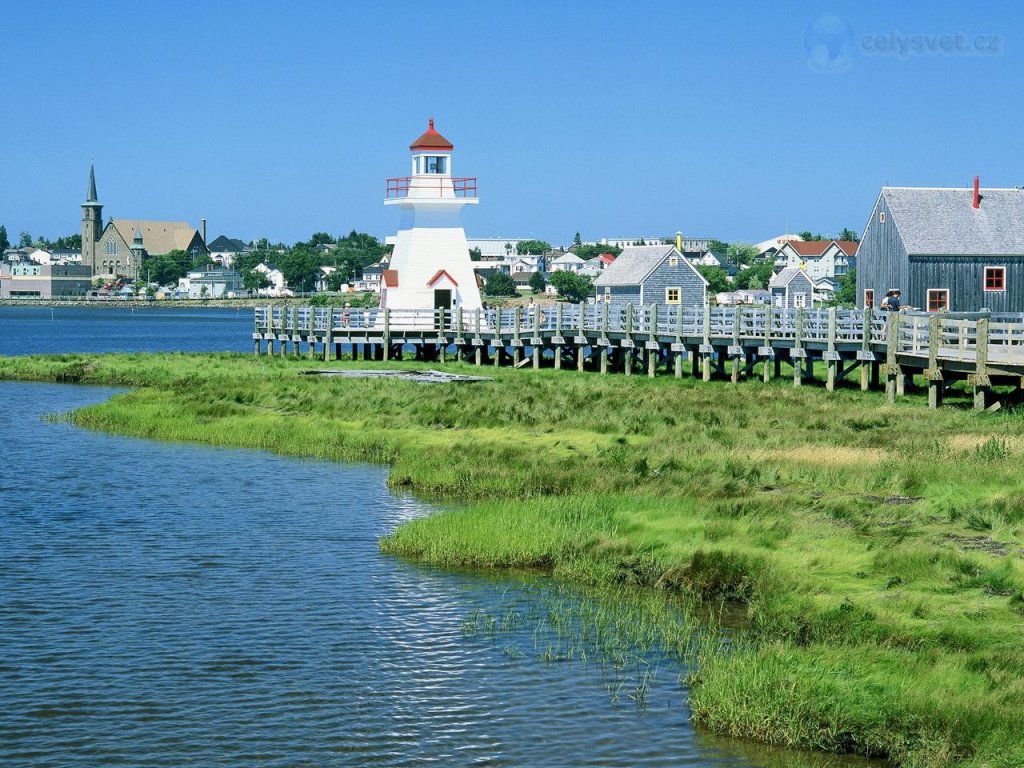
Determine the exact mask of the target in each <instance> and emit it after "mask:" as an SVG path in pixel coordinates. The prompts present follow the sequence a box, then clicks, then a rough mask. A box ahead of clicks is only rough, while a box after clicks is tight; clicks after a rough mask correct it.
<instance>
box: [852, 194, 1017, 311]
mask: <svg viewBox="0 0 1024 768" xmlns="http://www.w3.org/2000/svg"><path fill="white" fill-rule="evenodd" d="M857 262H858V268H857V301H858V305H859V306H861V307H864V306H878V305H879V304H881V301H882V298H883V297H884V296H885V293H886V291H888V290H889V289H891V288H898V289H900V291H901V292H902V294H903V304H904V305H906V306H912V307H919V308H921V309H925V310H928V311H930V312H937V311H942V310H948V311H951V312H977V311H978V310H980V309H982V308H987V309H990V310H992V311H993V312H1024V189H1020V188H1016V189H980V187H979V185H978V180H977V178H975V184H974V189H970V188H968V189H934V188H918V187H883V188H882V191H881V192H880V193H879V195H878V199H877V200H876V201H875V207H874V209H873V210H872V211H871V217H870V218H869V219H868V223H867V225H866V226H865V227H864V236H863V238H861V243H860V248H859V249H858V250H857Z"/></svg>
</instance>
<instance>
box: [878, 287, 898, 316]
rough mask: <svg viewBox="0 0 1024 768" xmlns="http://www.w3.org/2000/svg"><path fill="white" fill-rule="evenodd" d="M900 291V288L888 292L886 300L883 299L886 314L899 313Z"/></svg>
mask: <svg viewBox="0 0 1024 768" xmlns="http://www.w3.org/2000/svg"><path fill="white" fill-rule="evenodd" d="M901 306H902V305H901V303H900V291H899V289H898V288H893V289H892V290H890V291H888V292H886V294H885V298H884V299H882V309H883V310H885V311H886V312H899V311H900V307H901Z"/></svg>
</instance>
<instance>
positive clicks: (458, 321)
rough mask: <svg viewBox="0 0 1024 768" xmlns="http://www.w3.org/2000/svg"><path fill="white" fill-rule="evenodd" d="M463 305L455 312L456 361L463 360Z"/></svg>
mask: <svg viewBox="0 0 1024 768" xmlns="http://www.w3.org/2000/svg"><path fill="white" fill-rule="evenodd" d="M462 332H463V328H462V307H459V308H458V310H456V313H455V362H457V363H461V362H462Z"/></svg>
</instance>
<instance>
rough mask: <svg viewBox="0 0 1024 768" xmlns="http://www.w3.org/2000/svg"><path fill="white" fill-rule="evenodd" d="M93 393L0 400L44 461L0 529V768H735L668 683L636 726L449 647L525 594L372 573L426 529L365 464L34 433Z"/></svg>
mask: <svg viewBox="0 0 1024 768" xmlns="http://www.w3.org/2000/svg"><path fill="white" fill-rule="evenodd" d="M107 394H108V393H107V392H106V391H104V390H97V389H84V388H70V387H56V386H46V385H38V384H34V385H19V384H3V383H0V397H2V399H3V401H4V402H5V404H8V408H7V411H8V413H7V417H6V418H5V419H4V421H3V422H2V424H0V444H4V445H5V446H6V449H5V450H6V452H7V455H21V456H25V457H45V460H40V461H35V460H33V461H26V462H24V463H23V464H21V465H19V477H18V482H17V483H10V482H7V483H6V485H5V489H4V491H3V497H2V498H3V507H2V509H0V563H2V567H0V664H2V666H0V675H2V677H3V681H4V684H3V686H2V687H0V764H3V765H17V766H26V767H28V768H50V767H51V766H53V767H56V766H62V767H66V766H71V767H74V766H97V765H104V766H147V768H161V767H163V766H175V767H177V766H180V765H183V764H192V765H201V766H225V767H228V768H233V767H234V766H239V767H241V766H246V767H249V766H265V767H273V766H282V768H283V767H284V766H288V767H289V768H293V767H294V766H306V765H308V766H344V765H365V766H409V765H444V766H452V765H455V766H470V765H481V766H520V765H531V766H563V765H574V766H668V765H746V764H748V763H745V762H743V761H742V760H740V759H739V758H736V757H734V756H731V755H729V754H726V753H724V752H722V751H719V750H717V749H713V748H710V747H705V746H703V745H702V744H701V742H700V741H699V740H698V739H697V738H696V737H695V734H694V733H693V731H692V729H691V728H690V727H689V725H688V723H687V719H686V716H685V710H684V709H683V705H684V702H683V701H682V697H683V692H682V691H681V690H680V689H679V688H678V686H677V685H675V674H673V673H672V672H671V670H666V669H663V670H662V678H663V679H664V680H665V681H666V682H664V684H662V685H660V686H658V687H657V689H656V690H655V691H654V692H653V694H652V699H651V703H650V704H649V706H648V707H647V708H646V709H645V710H638V709H637V708H636V707H635V706H632V705H629V706H626V705H623V704H618V705H616V704H615V703H613V702H612V700H611V699H610V698H609V695H608V691H607V689H606V688H605V685H604V682H605V681H604V679H603V677H602V676H601V674H599V673H598V672H597V671H596V670H595V669H593V668H586V667H581V666H580V665H574V664H543V663H541V662H538V661H534V660H533V659H531V658H525V659H516V658H509V656H508V655H506V654H504V653H503V652H502V648H501V647H500V644H489V643H480V642H471V641H469V640H467V638H465V637H464V636H463V635H462V632H461V624H462V621H463V619H464V618H465V617H466V616H467V615H469V614H471V613H472V612H473V611H474V610H476V609H477V608H478V607H480V606H497V605H499V604H500V602H501V600H502V596H503V594H505V595H507V594H508V592H509V590H512V591H515V590H517V589H521V588H522V587H523V585H522V584H521V583H520V582H517V581H514V580H513V581H508V580H506V581H501V580H494V579H485V578H480V577H476V576H473V575H471V574H457V573H455V574H453V573H442V572H438V571H435V570H431V569H428V568H423V567H419V566H415V565H411V564H407V563H403V562H401V561H399V560H396V559H392V558H384V557H381V556H380V555H379V553H378V550H377V544H376V542H377V539H378V537H379V536H380V535H381V533H383V532H385V531H387V530H389V529H391V528H392V527H394V526H395V525H397V524H398V523H399V522H401V521H402V520H406V519H409V518H410V517H412V516H415V515H418V514H424V513H426V511H427V510H426V508H425V507H424V506H423V505H422V504H419V503H418V502H415V501H413V500H411V499H408V498H396V497H394V496H391V495H390V494H388V492H387V491H386V489H385V485H384V477H385V471H384V470H383V469H381V468H377V467H369V466H336V465H330V464H320V463H316V462H302V461H294V460H287V459H283V458H279V457H275V456H270V455H266V454H262V453H258V452H253V451H229V450H218V449H210V448H203V447H197V446H182V445H161V444H156V443H149V442H144V441H136V440H128V439H123V438H118V437H112V436H106V435H97V434H90V433H87V432H81V431H78V430H75V429H72V428H69V427H68V426H67V425H66V424H51V423H48V422H43V421H40V420H39V419H38V417H37V416H36V414H38V413H39V412H40V411H41V410H42V411H48V412H59V411H61V410H63V409H66V408H72V407H75V406H78V405H81V404H84V403H86V402H94V401H96V400H98V399H100V398H102V397H104V396H106V395H107ZM54 467H56V468H57V469H56V470H54V469H53V468H54ZM676 674H677V673H676Z"/></svg>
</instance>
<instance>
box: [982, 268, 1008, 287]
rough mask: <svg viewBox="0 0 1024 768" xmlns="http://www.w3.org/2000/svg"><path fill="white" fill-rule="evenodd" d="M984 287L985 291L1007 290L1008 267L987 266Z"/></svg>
mask: <svg viewBox="0 0 1024 768" xmlns="http://www.w3.org/2000/svg"><path fill="white" fill-rule="evenodd" d="M983 288H984V289H985V291H1005V290H1006V267H985V277H984V284H983Z"/></svg>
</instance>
